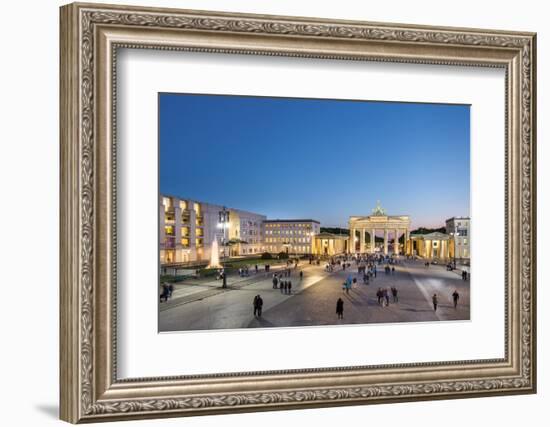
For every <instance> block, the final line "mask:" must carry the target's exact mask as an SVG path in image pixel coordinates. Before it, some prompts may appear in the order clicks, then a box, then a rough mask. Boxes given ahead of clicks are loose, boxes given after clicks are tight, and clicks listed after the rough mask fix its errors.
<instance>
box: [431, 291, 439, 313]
mask: <svg viewBox="0 0 550 427" xmlns="http://www.w3.org/2000/svg"><path fill="white" fill-rule="evenodd" d="M432 302H433V305H434V311H437V302H438V301H437V294H434V295H433V297H432Z"/></svg>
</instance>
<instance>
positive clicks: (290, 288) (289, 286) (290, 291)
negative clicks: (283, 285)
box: [288, 280, 292, 295]
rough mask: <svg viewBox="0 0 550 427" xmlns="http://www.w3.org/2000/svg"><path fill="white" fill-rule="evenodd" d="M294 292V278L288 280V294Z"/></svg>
mask: <svg viewBox="0 0 550 427" xmlns="http://www.w3.org/2000/svg"><path fill="white" fill-rule="evenodd" d="M291 293H292V280H289V281H288V294H289V295H290V294H291Z"/></svg>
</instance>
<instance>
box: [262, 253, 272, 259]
mask: <svg viewBox="0 0 550 427" xmlns="http://www.w3.org/2000/svg"><path fill="white" fill-rule="evenodd" d="M260 258H261V259H273V255H271V254H270V253H269V252H264V253H263V254H262V256H261V257H260Z"/></svg>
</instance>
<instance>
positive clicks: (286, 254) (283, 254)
mask: <svg viewBox="0 0 550 427" xmlns="http://www.w3.org/2000/svg"><path fill="white" fill-rule="evenodd" d="M278 257H279V259H288V253H287V252H279V255H278Z"/></svg>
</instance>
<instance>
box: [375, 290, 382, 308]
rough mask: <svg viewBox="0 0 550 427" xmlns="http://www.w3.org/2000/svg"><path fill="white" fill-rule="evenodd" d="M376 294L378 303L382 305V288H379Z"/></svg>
mask: <svg viewBox="0 0 550 427" xmlns="http://www.w3.org/2000/svg"><path fill="white" fill-rule="evenodd" d="M376 296H377V297H378V305H382V296H383V295H382V288H378V290H377V291H376Z"/></svg>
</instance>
